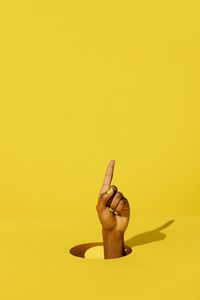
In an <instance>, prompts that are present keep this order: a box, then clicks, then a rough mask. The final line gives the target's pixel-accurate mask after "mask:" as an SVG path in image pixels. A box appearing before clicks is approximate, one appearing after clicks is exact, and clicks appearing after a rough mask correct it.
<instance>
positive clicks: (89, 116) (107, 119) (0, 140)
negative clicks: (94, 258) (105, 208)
mask: <svg viewBox="0 0 200 300" xmlns="http://www.w3.org/2000/svg"><path fill="white" fill-rule="evenodd" d="M199 13H200V4H199V1H195V0H192V1H179V0H175V1H172V0H171V1H167V2H166V1H155V0H153V1H88V0H86V1H45V0H42V1H22V0H19V1H9V2H7V1H4V2H2V3H1V9H0V28H1V29H0V31H1V47H0V82H1V88H0V216H1V221H2V222H3V223H2V224H4V225H2V228H12V226H13V228H18V229H13V230H14V232H15V230H16V231H17V232H18V231H19V232H27V235H28V236H31V233H28V232H29V231H28V229H27V228H29V229H30V232H32V230H33V229H34V228H35V225H34V224H35V223H34V222H36V221H31V220H38V218H40V220H42V218H43V220H46V219H45V218H47V219H48V220H54V221H48V222H47V224H48V225H44V228H46V229H47V228H48V230H50V229H51V230H53V232H54V230H58V231H59V229H60V228H62V226H61V225H56V224H61V223H62V221H60V222H61V223H59V220H63V222H64V223H62V224H65V225H63V226H64V228H65V230H69V232H68V234H66V236H64V235H62V246H61V245H60V248H59V249H57V246H56V245H57V242H58V241H57V239H58V237H57V236H59V233H58V235H56V234H55V237H54V236H53V239H55V243H53V242H52V239H50V240H51V242H52V244H51V247H52V245H54V246H53V247H54V248H53V249H56V250H55V251H58V253H60V252H61V253H64V252H63V251H65V253H66V252H67V251H68V249H69V248H70V247H72V246H73V245H76V244H79V243H84V242H93V241H99V240H101V227H100V224H99V221H98V219H97V214H96V210H95V206H96V202H97V196H98V193H99V188H100V186H101V183H102V180H103V177H104V173H105V170H106V166H107V164H108V162H109V160H110V159H115V160H116V164H115V173H114V178H113V182H112V183H113V184H115V185H117V187H118V189H119V190H120V191H121V192H123V193H124V195H126V197H127V199H128V200H129V202H130V206H131V220H130V226H129V228H128V230H127V238H131V236H132V230H135V228H137V226H138V232H135V233H139V232H140V231H145V230H150V229H154V228H156V227H159V226H160V225H162V224H163V223H165V222H167V221H169V220H170V219H174V220H176V221H175V223H174V224H173V225H171V227H170V228H169V232H172V233H173V227H174V228H176V227H175V226H178V227H177V228H179V226H180V225H175V224H179V223H178V221H177V219H178V218H179V216H180V218H181V217H183V218H187V217H185V216H189V218H190V220H193V216H194V220H196V221H191V222H193V223H192V224H193V227H191V230H189V229H187V230H188V235H190V234H191V231H192V232H194V231H195V230H196V229H197V226H199V223H198V222H199V221H198V220H199V218H198V217H195V215H197V216H198V214H199V213H200V201H199V199H200V185H199V181H200V138H199V137H200V134H199V132H200V118H199V113H200V102H199V99H200V90H199V79H200V76H199V70H200V56H199V53H200V39H199V35H200V19H199ZM154 217H155V218H154ZM149 218H150V219H149ZM156 218H158V219H156ZM13 220H19V223H16V222H17V221H13ZM20 220H23V221H20ZM25 220H26V221H27V222H28V223H27V224H29V222H33V223H31V224H32V225H30V224H29V225H27V224H26V221H25ZM55 220H57V221H55ZM147 220H149V221H147ZM155 220H158V222H156V221H155ZM183 220H185V219H183ZM41 222H42V221H41ZM134 222H135V223H134ZM137 222H138V223H137ZM145 222H146V223H145ZM148 222H149V223H148ZM184 222H185V221H182V223H181V224H183V226H182V227H181V226H180V228H179V229H177V230H180V232H181V233H180V234H179V235H177V236H176V235H175V234H174V237H173V242H175V243H176V241H177V240H178V236H179V238H180V237H181V238H182V241H184V239H185V234H186V231H185V230H186V229H184V224H185V223H184ZM36 223H37V222H36ZM186 223H188V222H186ZM17 224H18V225H17ZM37 224H38V223H37ZM45 224H46V223H45ZM138 224H140V226H141V227H140V226H139V225H138ZM144 224H146V227H145V225H144ZM197 224H198V225H197ZM7 226H8V227H7ZM31 226H32V227H31ZM41 226H43V225H41ZM191 226H192V225H191ZM36 227H37V226H36ZM31 228H32V229H31ZM37 228H40V227H37ZM42 228H43V227H42ZM44 228H43V229H44ZM49 228H50V229H49ZM55 228H57V229H55ZM43 229H38V232H37V234H35V236H34V237H35V238H36V241H35V242H34V245H38V249H39V247H40V246H41V248H40V251H39V250H38V252H37V251H36V254H35V255H36V256H35V257H34V258H33V257H32V255H31V256H30V257H29V256H28V257H29V259H28V258H27V261H26V263H25V262H24V264H23V257H24V254H23V256H20V255H22V253H28V252H29V251H30V249H32V250H31V251H32V252H31V253H32V254H33V256H34V253H35V252H34V250H33V248H28V249H27V250H24V249H26V247H25V248H23V250H22V248H20V247H24V246H23V245H28V244H29V243H28V242H27V243H26V239H25V237H24V236H23V235H22V236H21V242H19V241H20V238H19V239H17V238H16V241H18V243H19V244H18V246H19V248H18V253H19V256H17V257H18V259H20V258H19V257H21V260H20V262H19V261H18V260H17V258H16V257H13V258H12V259H11V257H12V255H13V253H9V251H8V248H9V249H11V248H12V249H13V250H14V249H15V247H16V244H15V243H14V241H13V240H12V238H11V239H9V238H8V237H7V235H6V234H5V243H4V247H5V251H4V252H3V253H4V254H5V255H7V256H6V257H9V258H8V261H9V263H10V269H9V268H8V262H7V261H6V260H5V259H4V258H3V255H2V258H3V262H4V267H5V270H10V271H8V274H10V273H9V272H11V273H12V276H13V281H12V280H10V281H9V280H8V281H5V280H6V279H7V277H5V274H4V277H3V278H4V281H5V282H7V283H5V287H6V289H5V291H7V292H8V290H10V292H11V291H13V293H15V294H14V295H15V296H14V295H11V296H10V297H11V298H9V296H7V297H8V298H9V299H18V298H19V299H22V298H23V295H24V297H25V298H26V299H28V298H29V299H31V295H30V294H29V296H27V295H28V289H27V291H26V288H23V286H22V285H20V284H19V285H16V286H17V287H16V286H15V284H14V282H15V280H14V278H16V277H17V278H19V276H20V275H19V274H21V276H22V274H23V276H22V277H23V280H25V283H26V284H27V286H29V288H30V289H31V290H32V292H33V290H34V288H33V286H32V285H31V282H32V284H33V285H34V282H37V279H36V278H38V277H37V276H36V274H37V272H38V269H37V268H36V267H35V268H36V269H34V270H35V273H34V271H33V274H35V277H34V275H30V277H29V279H27V277H26V276H25V273H26V272H25V269H23V267H22V265H23V266H26V267H27V269H26V271H27V270H29V267H28V266H29V262H30V260H31V257H32V259H33V260H34V259H35V261H37V257H38V259H39V257H40V253H43V252H42V251H44V248H42V247H44V245H43V244H42V245H43V246H42V245H41V241H42V242H44V241H43V238H42V237H41V230H43ZM5 230H11V229H5ZM174 230H175V229H174ZM6 232H7V231H6ZM42 232H43V231H42ZM59 232H60V231H59ZM61 232H62V230H61ZM60 235H61V233H60ZM37 237H39V238H37ZM26 238H27V236H26ZM12 241H13V242H12ZM16 241H15V242H16ZM65 241H66V244H65ZM58 244H59V243H58ZM172 244H173V243H172ZM5 245H7V246H5ZM14 245H15V246H14ZM20 245H22V246H20ZM31 245H32V244H31ZM159 245H160V249H159V251H160V252H159V251H158V252H157V254H155V255H156V257H158V256H159V253H160V255H163V252H162V251H163V249H162V246H161V243H160V244H159ZM162 245H163V244H162ZM173 245H174V244H173ZM183 245H184V243H183ZM190 245H191V244H190ZM6 247H7V248H6ZM30 247H32V246H30ZM188 247H189V245H188ZM194 248H195V250H194ZM34 249H35V248H34ZM42 249H43V250H42ZM140 249H142V247H140ZM167 249H168V248H167V247H166V250H164V251H166V252H164V253H165V257H166V255H167V253H169V252H168V250H167ZM178 249H179V248H178ZM180 249H182V247H180ZM180 249H179V250H180ZM189 249H190V250H191V251H193V250H194V252H195V251H196V249H197V248H196V246H195V247H194V246H190V248H189ZM179 250H177V248H175V249H174V248H173V247H172V250H171V251H172V252H173V253H176V255H177V256H178V255H180V251H179ZM23 251H24V252H23ZM59 251H60V252H59ZM153 251H154V250H152V252H153ZM176 251H177V252H176ZM47 252H48V251H47ZM148 253H149V251H148V249H147V253H146V254H144V257H142V258H140V259H141V260H138V261H137V259H136V258H134V254H133V253H132V254H131V255H129V256H130V257H129V258H128V257H127V258H126V259H129V260H130V262H129V265H132V266H133V268H134V266H137V268H138V270H140V271H141V270H143V271H144V273H142V271H141V273H139V274H140V275H138V273H137V272H136V274H135V277H134V276H133V278H135V279H136V278H137V279H136V281H135V282H136V283H137V284H138V286H139V288H138V289H140V290H141V289H142V287H143V284H144V285H145V284H147V281H148V279H147V278H153V277H152V276H153V275H152V273H151V270H154V267H155V266H153V265H152V266H151V267H150V268H149V269H148V272H146V273H145V266H144V265H145V262H146V263H147V265H148V263H149V259H150V257H149V256H148ZM150 253H151V252H150ZM161 253H162V254H161ZM195 253H196V252H195ZM51 254H52V253H51ZM27 255H28V254H27ZM47 255H48V254H47ZM145 255H146V256H145ZM152 255H153V254H152ZM190 256H192V253H191V255H190ZM47 257H48V256H47ZM197 257H198V255H196V256H195V259H194V261H193V263H194V264H196V263H197ZM63 259H66V257H65V256H64V255H63ZM68 259H69V260H70V267H69V268H71V269H73V270H77V272H78V270H79V267H80V268H81V272H82V276H83V277H84V276H85V275H84V274H83V273H84V268H85V266H84V267H83V266H81V264H82V263H83V261H82V260H81V259H80V260H79V262H80V264H78V262H77V263H76V267H74V260H73V259H74V257H72V256H70V255H68ZM131 259H132V260H131ZM145 259H146V260H145ZM39 261H40V260H39ZM42 261H43V260H42V259H41V264H42ZM161 261H163V258H161ZM167 261H168V260H167V258H166V263H167ZM173 261H174V262H175V261H176V259H175V258H174V260H173ZM51 263H52V264H54V263H55V265H56V259H54V262H51ZM140 263H141V264H142V268H143V269H141V268H140ZM193 263H191V264H193ZM66 264H67V263H66ZM188 264H189V263H188ZM36 265H37V264H36ZM37 266H38V268H42V267H41V265H40V264H39V263H38V265H37ZM47 266H49V262H47ZM104 266H105V265H104ZM112 266H113V276H114V274H116V269H115V268H117V265H116V262H115V264H114V263H113V264H112ZM125 266H126V264H125ZM125 266H124V267H123V266H121V267H120V268H121V269H120V270H122V271H121V272H122V273H121V275H125V273H126V272H125V269H126V268H125ZM181 266H182V265H181V262H180V265H179V267H180V268H179V269H180V270H181ZM190 266H191V265H190ZM66 268H67V267H66ZM74 268H75V269H74ZM89 268H90V267H89ZM91 268H92V267H91ZM98 268H100V269H99V270H100V271H99V274H100V275H98V276H104V273H105V272H107V271H106V269H104V267H103V269H101V267H100V266H98V267H97V268H96V269H97V270H98ZM111 268H112V267H111ZM137 268H136V269H137ZM166 268H167V267H166ZM21 269H22V270H23V271H20V270H21ZM47 269H48V267H47ZM64 269H65V268H64V267H63V269H62V272H61V274H62V276H61V275H60V278H61V277H62V279H61V281H59V279H57V280H58V281H57V288H58V289H59V297H60V298H58V299H62V297H63V299H66V298H65V296H66V295H67V294H65V293H66V291H65V289H64V286H65V285H64V283H65V280H66V282H67V279H66V277H67V276H68V275H69V274H65V273H64ZM96 269H95V268H94V270H93V269H90V271H91V274H92V272H93V271H94V273H95V272H97V271H95V270H96ZM186 269H187V268H186ZM17 270H18V271H19V273H18V271H17ZM158 270H159V271H160V272H162V271H161V270H163V268H162V265H159V267H158ZM192 270H193V271H194V270H196V269H195V267H194V268H193V269H192ZM40 271H41V270H40ZM43 271H44V270H43ZM140 271H139V272H140ZM20 272H21V273H20ZM23 272H24V273H23ZM74 272H75V271H74ZM128 272H129V271H128ZM152 272H154V271H152ZM55 273H56V267H55V270H54V274H55ZM172 273H173V274H174V272H172ZM44 274H46V273H44ZM142 274H145V275H144V277H145V278H146V283H145V279H144V282H143V281H141V282H140V281H139V278H140V276H143V275H142ZM153 274H154V273H153ZM165 274H171V271H170V270H168V269H167V271H166V273H165ZM178 274H179V273H178ZM180 274H181V271H180ZM180 274H179V275H177V277H178V276H180ZM188 274H189V271H188ZM195 274H196V273H195ZM132 275H133V274H132ZM154 275H155V274H154ZM9 276H10V275H9ZM9 276H8V278H10V277H9ZM31 276H33V277H31ZM45 276H47V274H46V275H44V278H45ZM98 276H97V278H98ZM127 276H128V275H127ZM138 276H139V277H138ZM156 276H157V277H156V278H157V280H158V278H160V275H159V272H158V273H157V275H156ZM166 276H168V275H166ZM191 277H192V279H191V281H189V282H190V284H191V285H190V287H191V291H193V294H192V295H193V296H194V298H191V299H199V298H198V296H197V290H196V289H195V287H196V285H195V283H196V282H197V281H196V278H197V276H191ZM5 278H6V279H5ZM57 278H59V275H58V277H57ZM75 278H76V276H75V273H74V277H73V276H72V279H71V281H70V282H71V283H70V286H71V287H74V289H75V290H76V288H75ZM89 278H90V277H89ZM182 279H183V280H182V281H181V282H179V288H180V289H178V288H177V295H178V294H179V290H181V286H182V283H184V282H188V281H187V280H188V278H186V277H184V278H182ZM62 280H63V281H62ZM113 280H114V279H113ZM152 280H153V279H152ZM173 280H174V281H173V282H175V281H176V279H175V278H173ZM192 280H193V283H192ZM41 282H43V281H42V280H41ZM52 282H53V281H52ZM58 282H59V283H58ZM114 282H115V284H114ZM130 282H131V281H130ZM61 283H63V286H61V285H62V284H61ZM113 284H114V287H115V288H116V285H118V283H116V281H113ZM130 284H131V283H130ZM14 286H15V288H16V290H15V289H14ZM147 286H148V284H147ZM160 286H161V288H162V284H161V285H160ZM169 286H170V289H169V290H170V291H172V289H175V290H176V286H174V285H173V284H172V285H169ZM184 286H186V285H184ZM194 286H195V287H194ZM10 287H13V289H12V288H11V289H10ZM47 287H49V284H48V283H47V281H46V282H43V283H41V284H38V285H37V291H38V295H41V299H45V298H44V297H45V293H46V289H47ZM148 287H149V295H150V297H151V296H152V297H153V295H154V299H157V298H156V295H157V294H156V293H154V292H153V291H154V288H155V286H154V285H153V284H150V285H149V286H148ZM163 288H164V285H163ZM133 289H134V287H133ZM166 289H167V288H166ZM169 290H168V291H169ZM14 291H15V292H14ZM72 291H73V290H72V288H71V293H72V294H71V298H72V299H73V297H74V296H73V292H72ZM83 291H84V292H83V294H82V297H85V298H84V299H87V296H88V297H91V298H93V297H95V289H94V291H93V290H92V291H91V290H90V288H89V286H88V287H87V285H86V287H85V283H84V288H83ZM89 291H90V292H89ZM188 291H189V290H188ZM20 292H22V294H21V296H20ZM54 292H55V295H56V289H55V291H54ZM93 292H94V293H93ZM129 292H130V291H128V292H127V293H128V294H127V295H128V296H130V297H131V296H132V295H134V294H132V292H130V293H129ZM87 293H88V294H87ZM109 293H111V292H109ZM109 293H108V295H112V293H111V294H109ZM142 293H143V294H141V295H143V296H144V299H147V295H148V294H144V293H145V289H143V292H142ZM151 293H152V294H151ZM166 293H167V292H166ZM166 293H164V294H163V295H167V296H166V297H167V298H166V299H169V298H168V297H170V295H171V294H166ZM188 293H189V292H188ZM86 294H87V296H86ZM5 295H6V292H5V294H4V297H3V298H2V299H7V298H6V296H5ZM32 295H33V294H32ZM38 295H37V297H38ZM53 295H54V293H53V292H52V293H51V292H49V295H48V297H51V296H52V297H54V296H55V295H54V296H53ZM83 295H85V296H83ZM117 295H118V296H119V297H120V295H123V290H121V294H120V293H119V294H117V291H116V297H117ZM138 295H140V294H139V292H138ZM184 295H185V296H186V297H187V296H188V295H189V294H187V293H186V292H183V294H182V296H181V298H182V299H183V297H184ZM35 296H36V294H35ZM75 296H76V297H77V299H78V297H79V296H80V295H78V294H77V290H76V293H75ZM157 296H158V295H157ZM55 297H56V296H55ZM102 297H103V293H102ZM116 297H115V299H116ZM138 297H139V296H138ZM163 297H164V296H163ZM195 297H196V298H195ZM46 299H47V298H46ZM137 299H139V298H137ZM152 299H153V298H152ZM158 299H164V298H162V297H161V298H159V296H158ZM171 299H172V298H171ZM177 299H178V298H177ZM179 299H180V298H179ZM187 299H189V298H187Z"/></svg>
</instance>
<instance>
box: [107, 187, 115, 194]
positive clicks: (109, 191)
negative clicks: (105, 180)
mask: <svg viewBox="0 0 200 300" xmlns="http://www.w3.org/2000/svg"><path fill="white" fill-rule="evenodd" d="M113 192H114V189H113V187H112V186H111V187H109V189H108V190H107V195H112V194H113Z"/></svg>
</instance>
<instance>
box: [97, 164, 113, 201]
mask: <svg viewBox="0 0 200 300" xmlns="http://www.w3.org/2000/svg"><path fill="white" fill-rule="evenodd" d="M114 166H115V160H113V159H112V160H111V161H110V162H109V164H108V167H107V170H106V174H105V177H104V180H103V184H102V187H101V189H100V193H99V197H100V196H101V195H102V194H103V193H105V192H106V191H107V190H108V188H109V186H110V184H111V181H112V178H113V172H114Z"/></svg>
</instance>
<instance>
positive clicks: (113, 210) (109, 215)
mask: <svg viewBox="0 0 200 300" xmlns="http://www.w3.org/2000/svg"><path fill="white" fill-rule="evenodd" d="M114 165H115V161H114V160H111V161H110V162H109V164H108V167H107V170H106V174H105V178H104V181H103V185H102V187H101V190H100V193H99V197H98V203H97V205H96V210H97V213H98V217H99V220H100V222H101V224H102V227H103V230H104V231H108V232H116V231H117V232H122V233H124V232H125V230H126V228H127V226H128V223H129V218H130V207H129V203H128V200H127V199H126V198H125V197H124V195H123V194H122V193H120V192H118V191H117V187H116V186H115V185H112V186H110V184H111V181H112V177H113V171H114ZM109 188H110V189H109ZM108 190H109V191H110V194H107V191H108Z"/></svg>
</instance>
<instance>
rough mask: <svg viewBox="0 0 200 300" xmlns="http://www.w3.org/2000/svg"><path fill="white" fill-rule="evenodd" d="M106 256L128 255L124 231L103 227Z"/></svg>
mask: <svg viewBox="0 0 200 300" xmlns="http://www.w3.org/2000/svg"><path fill="white" fill-rule="evenodd" d="M102 235H103V244H104V258H117V257H122V256H125V255H126V252H125V245H124V231H115V230H105V229H103V228H102Z"/></svg>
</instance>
